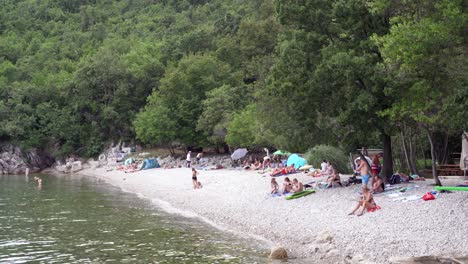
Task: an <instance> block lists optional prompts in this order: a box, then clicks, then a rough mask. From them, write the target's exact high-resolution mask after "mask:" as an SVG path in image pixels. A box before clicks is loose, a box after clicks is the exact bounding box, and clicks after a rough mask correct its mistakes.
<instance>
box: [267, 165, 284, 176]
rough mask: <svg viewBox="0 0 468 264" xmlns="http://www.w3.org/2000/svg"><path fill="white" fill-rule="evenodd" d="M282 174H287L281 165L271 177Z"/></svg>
mask: <svg viewBox="0 0 468 264" xmlns="http://www.w3.org/2000/svg"><path fill="white" fill-rule="evenodd" d="M280 174H286V168H283V165H282V164H281V165H279V166H278V168H275V169H274V170H273V171H272V172H271V173H270V176H276V175H280Z"/></svg>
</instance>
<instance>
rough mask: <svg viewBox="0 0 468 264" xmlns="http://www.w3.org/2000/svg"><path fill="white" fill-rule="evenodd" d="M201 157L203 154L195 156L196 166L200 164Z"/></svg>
mask: <svg viewBox="0 0 468 264" xmlns="http://www.w3.org/2000/svg"><path fill="white" fill-rule="evenodd" d="M202 157H203V152H200V153H198V154H197V164H200V160H201V158H202Z"/></svg>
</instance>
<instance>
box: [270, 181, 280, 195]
mask: <svg viewBox="0 0 468 264" xmlns="http://www.w3.org/2000/svg"><path fill="white" fill-rule="evenodd" d="M278 191H279V185H278V183H277V182H276V179H275V178H272V179H271V194H277V193H278Z"/></svg>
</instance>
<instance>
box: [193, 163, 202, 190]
mask: <svg viewBox="0 0 468 264" xmlns="http://www.w3.org/2000/svg"><path fill="white" fill-rule="evenodd" d="M197 175H198V171H197V170H196V169H195V168H192V183H193V189H200V188H201V187H202V185H201V183H200V182H199V181H198V179H197Z"/></svg>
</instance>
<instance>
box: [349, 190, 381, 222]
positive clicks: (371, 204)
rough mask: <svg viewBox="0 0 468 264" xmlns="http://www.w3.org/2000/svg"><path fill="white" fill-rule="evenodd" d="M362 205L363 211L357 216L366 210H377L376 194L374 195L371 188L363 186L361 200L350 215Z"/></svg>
mask: <svg viewBox="0 0 468 264" xmlns="http://www.w3.org/2000/svg"><path fill="white" fill-rule="evenodd" d="M360 207H362V209H361V212H360V213H359V214H358V215H357V216H361V215H363V214H364V210H366V209H367V210H368V211H371V210H376V209H377V204H376V203H375V201H374V196H372V193H370V192H369V189H368V188H367V187H366V186H364V187H363V188H362V196H361V199H360V201H359V202H358V204H357V206H356V208H354V210H353V211H352V212H351V213H349V215H353V214H354V213H355V212H356V211H357V210H359V208H360Z"/></svg>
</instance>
